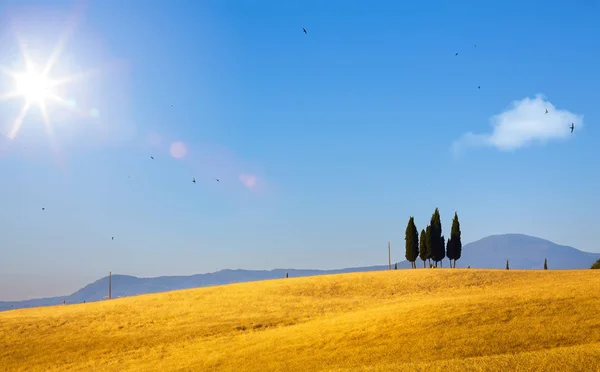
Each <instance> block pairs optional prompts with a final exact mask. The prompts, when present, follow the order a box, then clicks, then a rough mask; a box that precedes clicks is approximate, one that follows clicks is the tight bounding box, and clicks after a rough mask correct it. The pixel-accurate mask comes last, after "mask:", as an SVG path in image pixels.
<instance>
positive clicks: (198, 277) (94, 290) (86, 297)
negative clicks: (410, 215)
mask: <svg viewBox="0 0 600 372" xmlns="http://www.w3.org/2000/svg"><path fill="white" fill-rule="evenodd" d="M402 253H403V252H402ZM545 259H548V266H549V269H551V270H553V269H559V270H561V269H563V270H564V269H589V267H590V266H591V265H592V264H593V263H594V262H595V261H596V260H598V259H600V253H591V252H584V251H580V250H578V249H576V248H574V247H570V246H566V245H559V244H556V243H553V242H551V241H549V240H546V239H542V238H537V237H534V236H530V235H526V234H496V235H490V236H487V237H484V238H481V239H479V240H476V241H473V242H471V243H468V244H465V245H464V246H463V250H462V256H461V258H460V259H459V260H458V261H457V262H456V267H457V268H466V267H468V266H471V267H472V268H487V269H504V268H505V265H506V260H509V264H510V268H511V269H522V270H531V269H542V268H543V263H544V260H545ZM445 261H446V264H447V263H448V261H447V260H445ZM395 264H396V263H392V266H394V265H395ZM420 264H421V265H422V264H423V261H420V260H418V261H417V268H420V267H422V266H420ZM397 265H398V269H408V268H410V263H409V262H408V261H399V262H397ZM442 266H446V267H448V266H447V265H442ZM387 268H388V265H376V266H363V267H352V268H343V269H330V270H319V269H272V270H245V269H224V270H219V271H216V272H212V273H204V274H194V275H188V276H159V277H147V278H142V277H136V276H132V275H125V274H114V275H113V276H112V297H113V298H117V297H122V296H135V295H139V294H146V293H156V292H166V291H173V290H179V289H189V288H196V287H205V286H214V285H225V284H231V283H239V282H250V281H257V280H269V279H278V278H284V277H285V276H286V273H288V274H289V276H290V277H301V276H314V275H327V274H341V273H351V272H359V271H377V270H386V269H387ZM107 289H108V277H103V278H100V279H98V280H96V281H95V282H92V283H90V284H87V285H86V286H84V287H83V288H81V289H79V290H78V291H75V292H74V293H72V294H70V295H67V296H58V297H47V298H39V299H31V300H24V301H5V302H2V301H0V311H4V310H11V309H19V308H30V307H39V306H52V305H59V304H62V303H63V301H66V303H67V304H69V303H81V302H84V301H85V302H92V301H100V300H102V299H103V298H104V297H105V296H106V295H107Z"/></svg>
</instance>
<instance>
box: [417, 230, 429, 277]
mask: <svg viewBox="0 0 600 372" xmlns="http://www.w3.org/2000/svg"><path fill="white" fill-rule="evenodd" d="M427 255H428V253H427V233H426V232H425V229H423V230H421V236H420V238H419V258H420V259H422V260H423V268H425V261H427Z"/></svg>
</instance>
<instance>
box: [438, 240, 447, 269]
mask: <svg viewBox="0 0 600 372" xmlns="http://www.w3.org/2000/svg"><path fill="white" fill-rule="evenodd" d="M445 248H446V239H445V238H444V235H442V240H441V241H440V256H439V259H440V267H444V258H446V249H445Z"/></svg>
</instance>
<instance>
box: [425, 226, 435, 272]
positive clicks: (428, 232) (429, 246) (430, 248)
mask: <svg viewBox="0 0 600 372" xmlns="http://www.w3.org/2000/svg"><path fill="white" fill-rule="evenodd" d="M431 236H432V235H431V225H429V226H427V228H425V241H426V242H427V259H428V260H429V266H431V256H432V255H433V248H434V244H433V241H432V240H431Z"/></svg>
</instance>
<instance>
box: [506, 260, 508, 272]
mask: <svg viewBox="0 0 600 372" xmlns="http://www.w3.org/2000/svg"><path fill="white" fill-rule="evenodd" d="M506 270H508V260H506Z"/></svg>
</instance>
